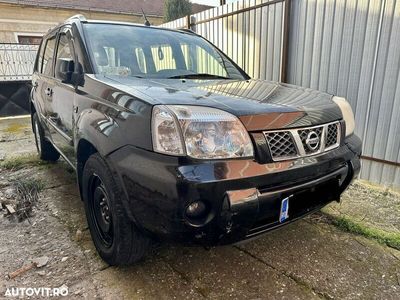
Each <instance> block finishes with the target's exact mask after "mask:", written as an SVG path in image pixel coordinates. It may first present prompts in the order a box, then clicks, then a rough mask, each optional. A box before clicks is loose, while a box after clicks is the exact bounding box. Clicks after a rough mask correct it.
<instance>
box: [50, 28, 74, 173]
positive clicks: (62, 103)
mask: <svg viewBox="0 0 400 300" xmlns="http://www.w3.org/2000/svg"><path fill="white" fill-rule="evenodd" d="M74 56H75V55H74V49H73V44H72V34H71V30H70V28H69V27H63V28H62V29H61V30H60V32H59V35H58V38H57V45H56V55H55V59H54V64H55V68H54V69H55V76H54V80H53V85H52V87H51V98H52V101H51V111H50V112H49V114H48V117H47V121H48V125H49V129H50V132H51V139H52V141H53V144H54V145H55V146H56V148H57V149H58V150H59V151H60V152H61V153H62V155H63V156H65V158H66V159H67V160H68V161H69V162H70V163H71V164H72V165H74V166H76V162H75V154H74V143H73V115H74V113H73V106H74V97H75V89H74V86H73V85H72V84H71V83H64V82H62V80H61V79H58V78H57V70H58V67H59V66H58V61H59V60H60V59H71V60H74Z"/></svg>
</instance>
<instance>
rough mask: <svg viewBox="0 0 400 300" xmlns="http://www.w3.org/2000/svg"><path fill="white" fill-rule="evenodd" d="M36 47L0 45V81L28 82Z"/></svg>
mask: <svg viewBox="0 0 400 300" xmlns="http://www.w3.org/2000/svg"><path fill="white" fill-rule="evenodd" d="M38 48H39V46H38V45H21V44H9V43H7V44H0V81H24V80H30V79H31V76H32V73H33V66H34V64H35V59H36V53H37V51H38Z"/></svg>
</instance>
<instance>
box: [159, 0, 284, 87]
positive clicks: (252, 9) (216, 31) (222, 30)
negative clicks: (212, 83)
mask: <svg viewBox="0 0 400 300" xmlns="http://www.w3.org/2000/svg"><path fill="white" fill-rule="evenodd" d="M285 3H286V1H285V0H273V1H272V0H271V1H261V0H257V1H256V0H250V1H237V2H233V3H229V4H226V5H224V6H219V7H215V8H213V9H210V10H206V11H203V12H200V13H197V14H194V15H191V16H190V17H185V18H181V19H178V20H175V21H172V22H169V23H166V24H163V25H161V26H162V27H166V28H190V29H192V30H193V31H195V32H196V33H198V34H200V35H202V36H204V37H205V38H206V39H208V40H209V41H211V42H212V43H213V44H214V45H216V46H217V47H218V48H220V49H221V50H222V51H224V52H225V53H226V54H228V56H229V57H230V58H232V59H233V60H234V61H235V62H236V63H237V64H238V65H239V66H240V67H242V68H243V69H244V70H246V72H247V73H248V74H249V75H250V76H251V77H254V78H263V79H268V80H275V81H278V80H280V79H281V77H282V76H284V74H282V65H284V64H283V63H282V60H284V58H285V53H284V52H283V51H282V50H283V49H284V48H285V47H282V46H283V44H284V43H285V31H284V21H285ZM254 58H257V59H254Z"/></svg>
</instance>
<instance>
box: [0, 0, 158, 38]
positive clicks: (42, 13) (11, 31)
mask: <svg viewBox="0 0 400 300" xmlns="http://www.w3.org/2000/svg"><path fill="white" fill-rule="evenodd" d="M76 14H83V15H84V16H85V17H86V18H88V19H99V20H112V21H122V22H133V23H143V18H142V16H141V15H140V14H137V15H133V14H120V13H107V12H93V11H81V10H72V9H58V8H57V9H55V8H38V7H29V6H22V5H14V4H6V3H0V43H17V42H18V40H17V35H32V36H34V35H39V36H41V35H43V34H45V33H46V32H47V31H48V30H49V28H52V27H54V26H56V25H57V24H58V23H60V22H62V21H63V20H65V19H68V18H69V17H71V16H73V15H76ZM149 20H150V22H151V23H152V24H154V25H159V24H161V23H162V20H163V19H162V17H161V16H160V17H149Z"/></svg>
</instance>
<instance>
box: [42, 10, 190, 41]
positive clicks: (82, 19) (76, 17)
mask: <svg viewBox="0 0 400 300" xmlns="http://www.w3.org/2000/svg"><path fill="white" fill-rule="evenodd" d="M74 23H89V24H110V25H127V26H135V27H141V28H151V29H159V30H166V31H173V32H180V33H189V34H193V35H197V34H196V33H195V32H193V31H192V30H190V29H185V28H181V29H171V28H165V27H158V26H147V25H144V24H139V23H132V22H122V21H108V20H92V19H90V20H88V19H86V18H85V17H84V16H83V15H74V16H72V17H70V18H69V19H67V20H65V21H64V22H62V23H60V24H58V25H57V26H56V27H54V28H51V29H49V31H48V32H47V34H46V36H45V38H46V37H47V35H49V34H51V33H53V32H54V31H56V30H58V29H59V28H60V27H62V26H65V25H72V24H74Z"/></svg>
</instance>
